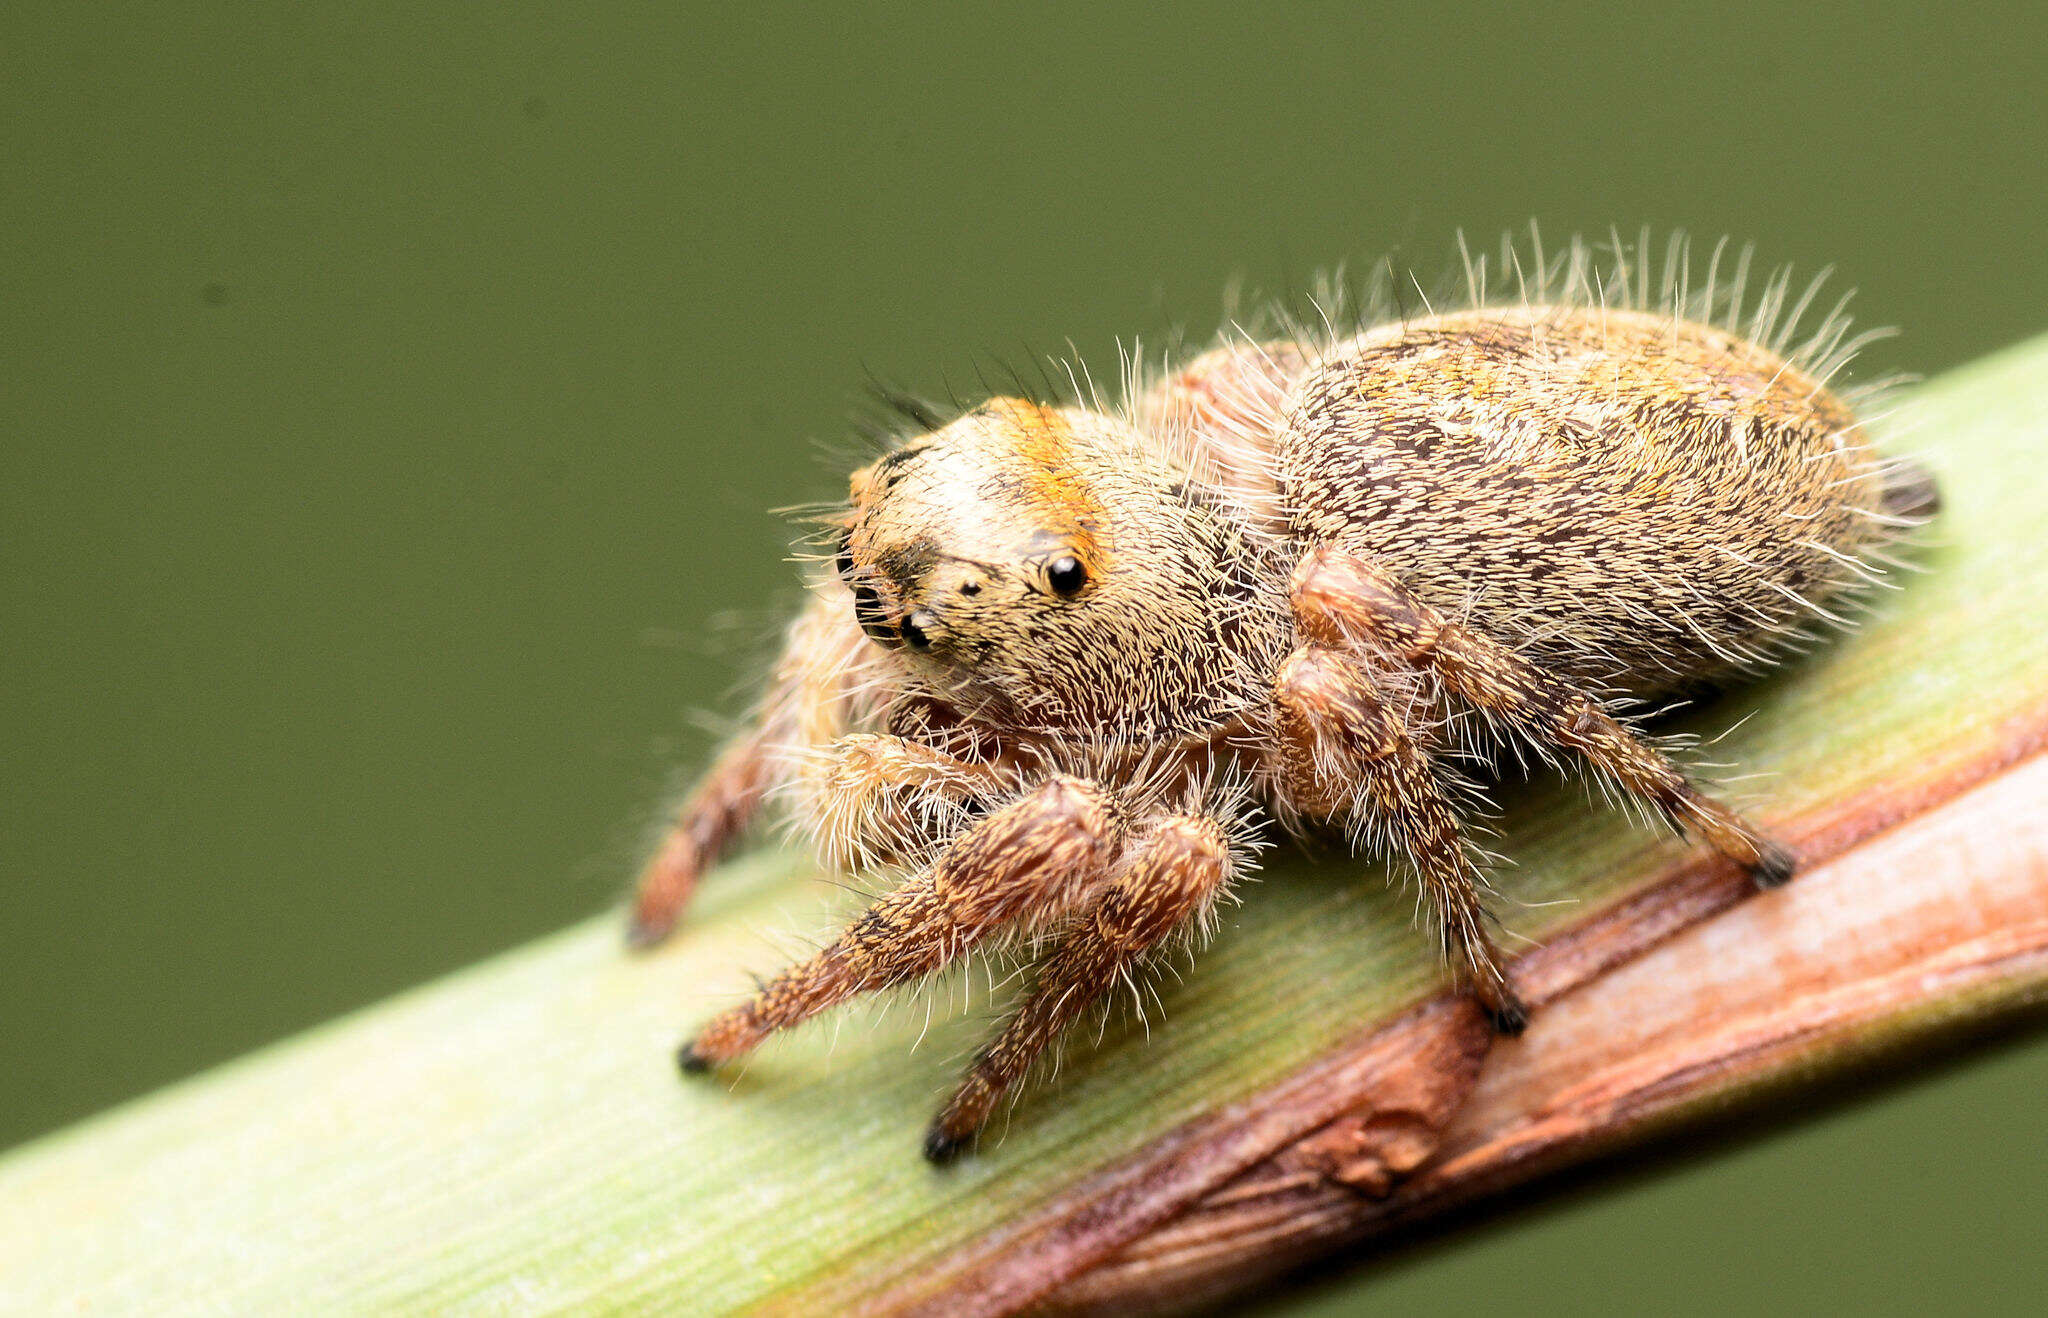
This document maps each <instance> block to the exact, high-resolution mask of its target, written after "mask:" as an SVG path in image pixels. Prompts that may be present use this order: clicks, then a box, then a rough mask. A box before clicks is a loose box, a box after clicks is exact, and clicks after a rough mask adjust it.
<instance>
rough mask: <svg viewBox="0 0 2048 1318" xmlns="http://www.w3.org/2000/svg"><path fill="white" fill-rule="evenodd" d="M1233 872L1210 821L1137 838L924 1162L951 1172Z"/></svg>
mask: <svg viewBox="0 0 2048 1318" xmlns="http://www.w3.org/2000/svg"><path fill="white" fill-rule="evenodd" d="M1231 872H1232V864H1231V850H1230V844H1229V841H1228V839H1227V836H1226V834H1225V832H1224V828H1223V825H1222V824H1220V823H1218V822H1217V821H1216V820H1214V819H1211V818H1208V817H1207V816H1204V815H1169V816H1166V817H1164V818H1161V819H1159V820H1157V821H1156V822H1154V823H1153V824H1152V825H1151V826H1150V827H1148V828H1147V829H1146V830H1145V831H1144V832H1143V833H1142V834H1141V835H1139V837H1138V838H1137V839H1136V840H1135V841H1133V842H1132V843H1131V845H1130V847H1129V848H1128V849H1127V851H1126V853H1125V857H1124V862H1123V864H1122V866H1121V868H1120V871H1119V873H1118V874H1117V876H1116V878H1115V879H1114V880H1113V881H1112V882H1111V883H1110V884H1109V885H1108V886H1107V887H1106V888H1104V889H1103V890H1102V892H1101V893H1100V895H1098V896H1097V897H1096V898H1095V900H1094V901H1093V902H1091V903H1089V904H1088V905H1087V906H1085V907H1083V908H1082V909H1081V910H1079V911H1077V912H1075V913H1074V915H1073V916H1072V917H1071V918H1070V919H1069V920H1068V921H1067V923H1066V927H1065V928H1064V930H1063V931H1062V932H1061V934H1060V936H1059V939H1058V941H1057V942H1056V943H1054V945H1053V947H1052V949H1051V950H1050V951H1048V952H1047V953H1046V954H1045V955H1044V956H1043V957H1041V958H1040V959H1039V961H1038V964H1037V965H1036V967H1034V969H1033V973H1032V982H1031V989H1030V991H1029V993H1028V994H1027V996H1026V997H1025V999H1024V1002H1023V1004H1022V1005H1021V1006H1020V1007H1019V1008H1018V1009H1017V1011H1016V1013H1015V1014H1014V1015H1013V1016H1011V1018H1010V1020H1009V1023H1008V1024H1006V1025H1005V1026H1004V1027H1003V1030H1002V1033H1000V1034H999V1035H997V1036H996V1038H995V1039H994V1040H993V1041H992V1042H991V1043H990V1044H989V1045H988V1047H987V1048H985V1049H983V1050H982V1052H981V1054H980V1056H979V1057H978V1058H977V1059H976V1060H975V1064H974V1068H973V1070H971V1071H969V1072H968V1074H967V1077H966V1079H965V1080H963V1081H962V1082H961V1085H960V1088H959V1089H958V1090H957V1091H956V1092H955V1093H954V1095H953V1100H952V1101H951V1102H950V1103H948V1104H947V1105H946V1107H945V1109H944V1110H943V1111H941V1112H940V1113H939V1115H938V1117H937V1119H936V1120H934V1121H933V1122H932V1126H931V1130H930V1131H929V1133H927V1135H926V1136H925V1142H924V1152H925V1156H926V1157H927V1158H930V1159H931V1160H932V1161H933V1162H938V1163H944V1162H949V1161H951V1160H952V1159H953V1158H954V1157H956V1156H957V1155H958V1154H959V1153H960V1152H961V1151H962V1150H964V1149H966V1148H967V1147H968V1146H969V1145H970V1144H972V1143H973V1142H974V1139H975V1137H976V1136H977V1135H978V1134H979V1133H980V1131H981V1128H982V1127H983V1126H984V1125H985V1124H987V1122H988V1118H989V1114H990V1113H991V1112H992V1111H994V1109H995V1105H996V1104H997V1103H998V1102H999V1101H1001V1099H1002V1097H1003V1095H1005V1094H1007V1093H1009V1092H1010V1090H1011V1089H1012V1088H1014V1087H1015V1086H1016V1084H1017V1082H1018V1081H1019V1080H1021V1079H1022V1078H1023V1077H1024V1074H1025V1073H1026V1072H1027V1071H1028V1070H1030V1068H1031V1064H1032V1063H1033V1062H1034V1061H1036V1060H1037V1059H1038V1057H1039V1056H1040V1055H1041V1054H1043V1053H1044V1052H1045V1050H1046V1049H1047V1048H1048V1047H1050V1046H1051V1045H1052V1044H1053V1043H1054V1042H1055V1041H1056V1040H1057V1039H1058V1038H1059V1037H1060V1035H1061V1034H1063V1033H1064V1032H1065V1031H1066V1029H1067V1027H1068V1026H1069V1025H1071V1024H1073V1022H1074V1021H1075V1020H1076V1019H1078V1018H1079V1017H1080V1016H1081V1014H1082V1013H1083V1012H1085V1011H1087V1010H1088V1008H1089V1007H1090V1006H1091V1005H1093V1004H1094V1003H1096V1002H1097V1001H1099V1000H1100V999H1101V998H1102V997H1103V995H1105V994H1106V993H1108V992H1109V991H1110V990H1111V989H1112V988H1114V987H1116V986H1117V985H1118V984H1119V983H1122V982H1125V981H1126V980H1127V979H1128V978H1129V976H1130V973H1131V970H1132V968H1133V967H1134V966H1135V965H1136V964H1137V963H1138V962H1139V961H1140V960H1141V959H1142V958H1143V957H1144V956H1145V955H1146V954H1147V953H1148V952H1150V951H1152V950H1153V949H1154V948H1157V947H1158V946H1159V945H1160V944H1161V943H1163V942H1165V941H1166V939H1167V938H1168V937H1170V936H1171V935H1172V934H1174V933H1175V932H1176V931H1179V930H1183V929H1186V928H1188V927H1189V926H1190V925H1192V924H1194V923H1196V922H1197V921H1198V920H1199V919H1200V917H1201V916H1202V915H1203V913H1205V912H1206V911H1208V910H1209V909H1210V907H1211V905H1212V904H1213V903H1214V901H1215V898H1216V895H1217V894H1218V893H1220V892H1221V891H1223V889H1224V888H1226V887H1227V886H1228V885H1229V881H1230V876H1231Z"/></svg>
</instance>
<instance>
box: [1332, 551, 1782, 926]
mask: <svg viewBox="0 0 2048 1318" xmlns="http://www.w3.org/2000/svg"><path fill="white" fill-rule="evenodd" d="M1294 601H1295V610H1296V617H1297V619H1298V622H1299V625H1300V626H1301V627H1302V628H1303V630H1304V631H1306V632H1308V633H1309V634H1310V635H1311V636H1313V637H1314V638H1315V639H1316V640H1317V641H1318V642H1319V643H1322V644H1328V645H1363V646H1366V647H1367V648H1369V649H1371V650H1372V651H1374V652H1375V653H1379V654H1383V655H1385V656H1386V657H1387V658H1389V659H1391V660H1394V661H1396V662H1400V663H1405V664H1409V665H1412V666H1414V667H1416V668H1429V669H1433V670H1434V671H1435V672H1436V674H1437V675H1438V676H1439V677H1440V678H1441V679H1442V680H1443V683H1444V685H1445V686H1446V687H1448V688H1449V689H1450V690H1451V691H1452V692H1453V693H1454V694H1455V695H1457V696H1458V697H1459V698H1460V699H1462V700H1464V701H1466V702H1467V703H1469V704H1470V705H1471V706H1472V707H1473V708H1475V709H1477V710H1480V711H1481V712H1483V713H1485V714H1487V715H1490V716H1491V717H1493V718H1495V719H1497V720H1498V721H1499V722H1501V723H1502V724H1504V725H1506V726H1507V727H1509V728H1512V729H1513V730H1514V731H1516V732H1517V733H1520V734H1521V735H1523V736H1526V737H1528V738H1530V739H1532V740H1534V741H1536V742H1538V743H1541V744H1546V745H1552V746H1560V747H1563V748H1565V749H1567V750H1572V751H1576V752H1578V753H1579V754H1580V755H1582V756H1584V757H1585V758H1586V760H1587V761H1588V762H1590V763H1591V764H1592V765H1593V766H1594V767H1595V768H1597V769H1600V770H1602V771H1604V772H1606V773H1607V774H1609V775H1611V776H1612V777H1613V779H1614V780H1615V781H1616V782H1617V783H1619V784H1620V785H1621V787H1622V789H1623V790H1625V791H1627V792H1629V793H1630V794H1632V795H1634V796H1637V797H1640V798H1642V799H1643V800H1645V801H1648V802H1650V803H1651V804H1653V805H1655V806H1656V807H1657V808H1658V809H1659V810H1660V811H1662V812H1663V814H1664V816H1665V818H1667V819H1669V820H1670V821H1671V823H1672V824H1673V825H1674V826H1675V827H1677V828H1678V829H1680V830H1681V831H1683V832H1689V833H1697V834H1698V835H1699V836H1700V837H1701V838H1703V839H1704V840H1705V841H1706V842H1707V844H1708V845H1709V846H1711V847H1713V848H1714V850H1716V851H1718V852H1720V853H1721V854H1722V855H1724V856H1726V857H1728V859H1730V860H1732V861H1734V862H1735V863H1736V864H1738V865H1740V866H1742V867H1743V868H1744V869H1746V870H1748V871H1749V874H1750V877H1751V878H1753V879H1754V880H1755V881H1756V884H1757V886H1758V887H1763V888H1773V887H1776V886H1778V885H1779V884H1781V883H1783V882H1785V880H1787V879H1789V878H1791V877H1792V872H1793V870H1794V869H1795V868H1796V867H1797V864H1798V861H1797V859H1796V858H1795V857H1794V856H1793V854H1792V853H1791V852H1790V851H1789V850H1787V849H1786V848H1785V847H1783V846H1781V845H1779V844H1777V843H1775V842H1772V841H1771V840H1769V839H1768V838H1767V837H1765V836H1764V834H1763V833H1762V832H1761V831H1760V830H1759V829H1757V828H1756V827H1755V826H1754V825H1752V824H1751V823H1749V821H1747V820H1745V819H1744V818H1743V817H1742V816H1741V815H1739V814H1737V813H1736V812H1735V811H1734V810H1732V809H1730V808H1729V807H1728V806H1727V805H1725V804H1723V803H1722V802H1720V801H1718V800H1716V799H1714V798H1713V797H1712V796H1709V795H1707V794H1706V793H1705V792H1703V791H1701V790H1700V789H1699V788H1698V787H1696V786H1694V785H1693V784H1692V782H1691V781H1690V780H1689V779H1687V778H1686V776H1685V773H1684V771H1683V770H1681V769H1680V768H1679V767H1678V766H1677V765H1676V764H1673V763H1672V762H1671V760H1670V758H1669V757H1667V756H1665V755H1664V754H1663V753H1661V752H1660V751H1658V750H1657V749H1656V748H1655V747H1653V746H1651V745H1649V744H1648V743H1647V742H1645V741H1644V740H1643V739H1642V738H1640V737H1638V736H1637V735H1636V734H1635V733H1633V732H1631V731H1629V730H1628V729H1627V728H1626V727H1623V726H1622V725H1621V724H1620V723H1619V722H1617V721H1616V720H1615V719H1614V718H1613V716H1611V715H1610V714H1608V713H1607V711H1606V710H1605V709H1603V708H1601V706H1600V704H1599V702H1597V701H1596V700H1594V699H1593V698H1592V697H1591V696H1589V695H1587V694H1586V693H1585V692H1583V691H1581V690H1580V689H1578V688H1577V687H1576V686H1574V685H1573V684H1572V683H1570V682H1568V681H1566V680H1564V679H1562V678H1559V677H1556V676H1553V675H1552V674H1550V673H1547V672H1545V671H1543V670H1542V669H1541V668H1538V667H1537V666H1535V665H1534V664H1531V663H1530V662H1529V661H1527V660H1526V659H1524V658H1522V657H1521V656H1520V655H1518V654H1516V653H1515V652H1514V651H1513V650H1510V649H1509V648H1508V647H1507V646H1505V645H1502V644H1501V643H1500V642H1498V641H1495V640H1493V639H1492V638H1491V637H1488V636H1486V635H1484V634H1482V633H1480V632H1478V631H1476V630H1474V629H1472V628H1469V627H1465V626H1462V625H1460V624H1458V623H1454V622H1449V621H1446V620H1445V619H1444V617H1443V615H1442V614H1440V613H1438V612H1437V611H1436V610H1435V609H1433V608H1430V607H1429V606H1428V605H1426V604H1424V603H1422V602H1421V601H1419V600H1417V599H1416V598H1415V597H1414V596H1413V595H1412V594H1411V593H1409V591H1408V590H1407V589H1406V588H1405V587H1403V586H1402V585H1401V584H1400V583H1399V582H1398V581H1396V580H1395V579H1394V578H1393V577H1392V575H1391V574H1389V573H1387V572H1385V571H1383V570H1382V569H1380V568H1378V567H1377V566H1375V565H1374V564H1372V563H1370V562H1368V561H1367V560H1366V559H1364V558H1362V557H1360V556H1358V555H1356V554H1351V553H1347V552H1345V551H1343V550H1338V549H1333V548H1329V547H1325V548H1322V549H1319V550H1317V551H1315V552H1313V553H1311V554H1310V555H1308V557H1306V558H1305V559H1303V560H1302V563H1301V565H1300V567H1299V568H1297V569H1296V571H1295V578H1294Z"/></svg>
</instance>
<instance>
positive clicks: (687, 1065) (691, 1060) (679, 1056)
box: [676, 1043, 711, 1075]
mask: <svg viewBox="0 0 2048 1318" xmlns="http://www.w3.org/2000/svg"><path fill="white" fill-rule="evenodd" d="M676 1069H677V1070H679V1071H681V1072H682V1073H683V1074H684V1075H703V1074H705V1073H706V1072H708V1071H710V1070H711V1059H710V1058H709V1057H706V1056H704V1055H703V1054H702V1053H700V1052H698V1051H697V1045H695V1044H693V1043H686V1044H684V1045H683V1046H682V1047H680V1048H678V1049H676Z"/></svg>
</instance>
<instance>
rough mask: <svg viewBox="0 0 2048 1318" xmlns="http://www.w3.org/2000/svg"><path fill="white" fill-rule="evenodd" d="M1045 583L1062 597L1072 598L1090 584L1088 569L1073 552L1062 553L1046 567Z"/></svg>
mask: <svg viewBox="0 0 2048 1318" xmlns="http://www.w3.org/2000/svg"><path fill="white" fill-rule="evenodd" d="M1045 584H1047V585H1048V586H1051V587H1052V590H1053V594H1055V595H1058V596H1060V597H1061V598H1062V599H1072V598H1074V596H1076V595H1078V594H1080V593H1081V587H1083V586H1085V585H1087V584H1088V569H1087V568H1085V567H1082V566H1081V560H1080V559H1078V558H1075V557H1074V556H1073V555H1072V554H1061V555H1060V556H1059V557H1058V558H1055V559H1054V560H1053V561H1052V562H1050V563H1048V564H1046V567H1045Z"/></svg>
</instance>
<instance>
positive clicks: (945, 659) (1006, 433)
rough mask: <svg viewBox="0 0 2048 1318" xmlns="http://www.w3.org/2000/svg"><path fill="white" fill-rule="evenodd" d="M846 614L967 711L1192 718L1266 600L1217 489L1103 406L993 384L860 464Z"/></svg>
mask: <svg viewBox="0 0 2048 1318" xmlns="http://www.w3.org/2000/svg"><path fill="white" fill-rule="evenodd" d="M852 504H853V512H852V516H851V518H850V519H849V521H848V524H847V527H846V530H845V533H844V536H843V538H842V540H841V542H840V547H839V553H838V562H837V566H838V570H839V573H840V576H841V577H842V578H843V579H844V580H845V582H846V584H847V586H848V587H849V588H850V590H851V592H852V595H853V608H854V611H855V615H856V617H857V618H858V619H859V621H860V625H861V627H862V629H863V630H864V631H866V632H867V634H868V636H869V637H870V638H871V639H873V640H874V641H875V643H876V644H878V645H881V646H883V647H885V648H888V649H890V650H892V651H894V652H897V653H898V654H900V655H901V656H902V659H903V662H904V663H905V664H907V665H909V666H910V667H911V668H913V669H914V670H916V672H917V673H918V675H919V676H920V677H921V678H922V679H924V680H925V681H926V682H927V683H929V684H930V685H931V686H932V687H934V688H935V689H937V690H939V691H941V692H944V693H946V694H947V695H949V696H950V697H951V698H953V699H955V700H958V701H960V702H961V703H962V704H963V706H964V707H966V708H969V709H970V710H973V711H975V712H977V713H978V714H980V715H981V716H982V717H990V718H996V719H1002V720H1006V721H1009V722H1012V723H1014V724H1015V725H1017V726H1018V727H1020V728H1027V727H1028V728H1032V729H1038V730H1045V731H1057V732H1061V733H1068V734H1076V733H1078V734H1085V735H1088V736H1091V737H1099V736H1103V735H1133V736H1150V735H1156V734H1157V733H1158V732H1159V731H1160V730H1161V729H1165V728H1182V727H1183V726H1184V725H1188V724H1190V723H1200V722H1201V721H1202V720H1203V719H1204V718H1205V717H1207V716H1206V715H1205V714H1203V713H1202V712H1201V710H1202V709H1205V708H1207V707H1209V706H1213V705H1214V704H1215V703H1216V693H1217V690H1218V687H1219V684H1220V679H1221V677H1222V676H1223V675H1224V673H1225V672H1226V670H1229V669H1231V668H1232V667H1233V665H1234V664H1235V662H1236V660H1237V659H1239V658H1241V656H1240V655H1238V654H1237V650H1238V649H1239V648H1242V643H1243V642H1244V640H1245V639H1246V633H1245V629H1244V627H1243V620H1244V618H1245V617H1246V616H1248V615H1249V614H1250V613H1253V612H1256V611H1257V608H1258V607H1259V606H1260V605H1261V604H1262V603H1263V602H1264V601H1262V600H1261V599H1260V597H1259V591H1258V588H1259V586H1260V585H1261V584H1262V582H1263V576H1262V572H1261V556H1260V554H1259V553H1258V552H1257V550H1256V546H1255V545H1254V544H1253V543H1252V542H1251V540H1250V538H1249V537H1248V534H1247V533H1246V532H1245V530H1244V528H1243V527H1242V525H1241V524H1240V523H1239V522H1238V521H1237V520H1236V519H1235V518H1234V517H1233V516H1232V515H1231V514H1230V513H1229V512H1228V510H1227V509H1225V508H1223V507H1222V506H1221V505H1219V504H1218V503H1217V502H1216V501H1215V500H1214V499H1212V498H1210V497H1208V496H1207V495H1206V493H1205V492H1204V491H1203V490H1201V489H1200V488H1199V487H1197V486H1196V485H1195V484H1194V483H1193V482H1191V481H1190V480H1189V479H1188V477H1187V475H1186V473H1184V472H1181V471H1178V470H1177V469H1175V468H1174V467H1172V466H1171V465H1170V464H1169V463H1167V462H1166V461H1165V460H1163V459H1162V458H1161V457H1160V456H1159V455H1158V454H1157V453H1156V452H1155V451H1154V450H1153V449H1152V447H1150V446H1148V445H1147V444H1146V443H1145V441H1144V439H1143V437H1142V436H1140V435H1138V434H1137V433H1136V432H1134V431H1132V430H1130V429H1129V428H1128V427H1126V426H1124V425H1123V424H1122V423H1120V422H1118V421H1115V420H1113V419H1111V418H1108V417H1104V416H1100V415H1097V414H1094V413H1090V412H1086V411H1081V410H1078V409H1056V408H1050V407H1043V406H1040V405H1038V404H1034V403H1028V402H1022V401H1019V400H1016V399H996V400H993V401H991V402H989V403H987V404H985V405H983V406H982V407H980V408H977V409H976V410H974V411H972V412H969V413H967V414H966V415H964V416H962V417H960V418H959V419H957V420H955V421H953V422H952V423H951V424H949V425H946V426H943V427H941V428H940V429H938V430H935V431H933V432H932V433H931V434H928V435H925V436H921V437H919V438H917V439H914V440H911V441H909V442H908V443H906V444H905V445H904V446H903V447H901V448H899V449H896V450H895V451H893V452H891V453H889V454H887V455H886V456H884V457H883V458H881V459H880V460H879V461H877V462H875V463H873V464H872V465H870V466H868V467H865V468H863V469H862V470H860V471H858V472H856V473H855V474H854V476H853V481H852Z"/></svg>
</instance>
